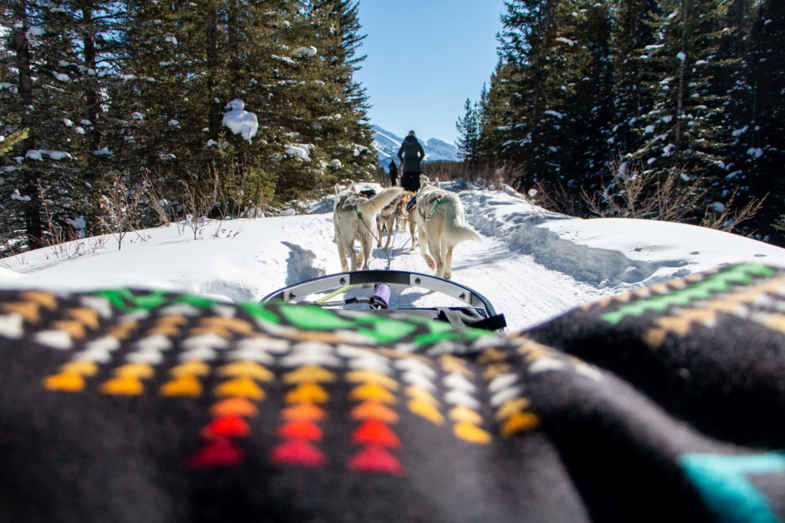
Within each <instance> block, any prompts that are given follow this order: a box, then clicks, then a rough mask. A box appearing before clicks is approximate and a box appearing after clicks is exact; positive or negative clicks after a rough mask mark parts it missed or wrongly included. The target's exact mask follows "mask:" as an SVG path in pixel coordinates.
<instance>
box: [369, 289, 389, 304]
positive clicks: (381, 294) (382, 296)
mask: <svg viewBox="0 0 785 523" xmlns="http://www.w3.org/2000/svg"><path fill="white" fill-rule="evenodd" d="M389 307H390V286H389V285H387V284H386V283H377V284H376V285H375V286H374V287H373V296H372V297H371V308H373V309H388V308H389Z"/></svg>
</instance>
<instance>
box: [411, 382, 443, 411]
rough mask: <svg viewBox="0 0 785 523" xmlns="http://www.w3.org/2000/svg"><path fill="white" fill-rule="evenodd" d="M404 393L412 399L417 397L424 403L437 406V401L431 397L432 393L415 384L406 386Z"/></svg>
mask: <svg viewBox="0 0 785 523" xmlns="http://www.w3.org/2000/svg"><path fill="white" fill-rule="evenodd" d="M406 395H407V396H409V397H410V398H413V399H419V400H421V401H424V402H426V403H430V404H431V405H433V406H434V407H438V406H439V401H438V400H437V399H436V398H434V397H433V394H431V393H430V392H428V391H427V390H425V389H424V388H422V387H420V386H417V385H410V386H408V387H406Z"/></svg>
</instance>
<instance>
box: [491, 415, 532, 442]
mask: <svg viewBox="0 0 785 523" xmlns="http://www.w3.org/2000/svg"><path fill="white" fill-rule="evenodd" d="M539 425H540V418H538V417H537V416H535V415H534V414H532V413H530V412H519V413H518V414H515V415H513V417H511V418H510V419H509V420H508V421H507V423H505V424H504V426H503V427H502V430H501V432H502V437H504V438H509V437H511V436H514V435H515V434H517V433H519V432H523V431H527V430H531V429H535V428H537V427H538V426H539Z"/></svg>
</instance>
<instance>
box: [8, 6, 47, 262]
mask: <svg viewBox="0 0 785 523" xmlns="http://www.w3.org/2000/svg"><path fill="white" fill-rule="evenodd" d="M26 1H27V0H18V1H17V2H16V4H15V5H14V10H15V13H16V17H17V20H19V22H21V27H20V28H18V29H17V30H16V35H15V37H14V39H13V45H14V51H15V52H16V67H17V69H18V70H19V97H20V99H21V101H22V118H21V124H22V127H23V128H27V129H28V130H29V134H28V137H27V139H26V140H25V141H24V150H25V151H29V150H30V149H35V140H36V129H35V117H34V114H33V111H34V110H35V109H34V104H33V74H32V70H31V66H30V64H31V62H32V59H31V56H30V45H29V42H28V41H27V30H28V29H29V28H30V26H29V24H28V22H27V3H26ZM24 173H25V187H24V189H23V190H24V196H28V197H29V198H30V201H29V202H27V205H25V211H24V212H25V228H26V233H27V244H28V248H29V249H37V248H39V247H42V246H43V233H42V221H41V210H42V201H41V187H40V185H39V183H38V178H39V172H38V168H37V167H36V166H35V162H31V164H30V165H25V170H24Z"/></svg>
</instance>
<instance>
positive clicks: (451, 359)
mask: <svg viewBox="0 0 785 523" xmlns="http://www.w3.org/2000/svg"><path fill="white" fill-rule="evenodd" d="M439 362H440V363H441V365H442V369H443V370H444V372H447V373H453V372H454V373H456V374H462V375H463V376H465V377H467V378H471V377H472V376H474V373H473V372H472V371H470V370H469V369H467V368H466V362H464V361H463V360H461V359H459V358H456V357H455V356H450V355H449V354H445V355H444V356H442V357H441V358H439Z"/></svg>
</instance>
